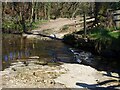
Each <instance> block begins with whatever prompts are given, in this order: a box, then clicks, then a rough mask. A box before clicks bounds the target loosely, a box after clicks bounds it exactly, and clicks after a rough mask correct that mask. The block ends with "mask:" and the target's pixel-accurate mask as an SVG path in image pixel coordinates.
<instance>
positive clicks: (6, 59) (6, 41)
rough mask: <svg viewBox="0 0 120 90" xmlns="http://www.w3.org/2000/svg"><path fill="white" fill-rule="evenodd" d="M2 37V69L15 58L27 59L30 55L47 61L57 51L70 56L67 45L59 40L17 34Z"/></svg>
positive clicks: (52, 57)
mask: <svg viewBox="0 0 120 90" xmlns="http://www.w3.org/2000/svg"><path fill="white" fill-rule="evenodd" d="M3 37H4V38H3V43H2V44H3V48H2V49H3V50H2V53H3V55H2V57H3V59H2V61H3V69H4V68H6V67H7V66H8V65H9V64H10V63H11V62H15V61H16V60H17V59H19V60H22V59H26V60H27V58H29V57H31V56H39V57H40V60H41V59H42V60H44V59H45V60H49V61H51V60H53V59H54V58H56V57H57V54H58V53H59V54H61V53H62V54H67V55H68V56H67V57H71V54H70V51H69V50H67V49H68V48H67V46H65V45H64V44H63V43H62V42H61V41H55V40H54V41H42V40H28V39H26V38H23V37H21V36H18V35H5V36H3ZM69 54H70V55H69ZM60 57H62V56H60Z"/></svg>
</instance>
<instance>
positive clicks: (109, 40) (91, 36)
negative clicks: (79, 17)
mask: <svg viewBox="0 0 120 90" xmlns="http://www.w3.org/2000/svg"><path fill="white" fill-rule="evenodd" d="M87 38H88V41H87V42H86V41H85V40H84V32H82V33H76V34H69V35H66V36H65V37H64V41H65V42H66V43H68V44H70V45H72V46H74V47H76V48H80V49H84V50H87V51H91V52H95V53H98V54H100V55H101V54H102V55H103V56H107V57H109V56H111V57H116V56H120V30H116V31H114V30H109V29H105V28H101V27H96V28H93V29H91V30H89V31H87Z"/></svg>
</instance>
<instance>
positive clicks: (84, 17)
mask: <svg viewBox="0 0 120 90" xmlns="http://www.w3.org/2000/svg"><path fill="white" fill-rule="evenodd" d="M83 19H84V37H86V14H85V12H84V16H83Z"/></svg>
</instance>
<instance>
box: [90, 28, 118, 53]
mask: <svg viewBox="0 0 120 90" xmlns="http://www.w3.org/2000/svg"><path fill="white" fill-rule="evenodd" d="M89 36H90V38H95V39H96V43H95V48H96V49H97V51H98V52H99V53H100V52H101V51H102V50H106V49H111V50H117V51H119V50H120V47H119V46H120V31H116V32H115V31H110V30H108V29H105V28H101V27H96V28H94V29H93V30H91V32H89Z"/></svg>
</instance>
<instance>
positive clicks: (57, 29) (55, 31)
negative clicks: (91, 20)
mask: <svg viewBox="0 0 120 90" xmlns="http://www.w3.org/2000/svg"><path fill="white" fill-rule="evenodd" d="M77 22H79V20H72V19H68V18H58V19H56V20H50V21H49V22H47V23H44V24H42V25H40V26H38V28H37V29H35V30H32V31H31V32H32V33H33V34H43V35H48V36H54V35H55V36H56V37H57V38H62V37H63V36H64V35H65V34H68V33H70V32H74V29H72V31H71V30H66V31H65V30H62V28H63V27H64V26H65V25H71V24H72V25H73V24H76V23H77Z"/></svg>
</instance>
